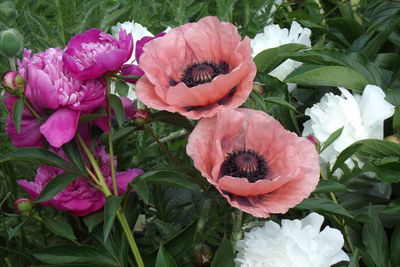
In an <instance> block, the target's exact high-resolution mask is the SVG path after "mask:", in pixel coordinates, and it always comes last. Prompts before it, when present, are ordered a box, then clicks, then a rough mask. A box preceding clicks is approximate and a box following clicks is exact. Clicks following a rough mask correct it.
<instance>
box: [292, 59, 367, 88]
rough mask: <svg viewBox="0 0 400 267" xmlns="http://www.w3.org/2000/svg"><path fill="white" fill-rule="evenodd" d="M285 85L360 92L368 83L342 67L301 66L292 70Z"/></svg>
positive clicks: (359, 75)
mask: <svg viewBox="0 0 400 267" xmlns="http://www.w3.org/2000/svg"><path fill="white" fill-rule="evenodd" d="M285 82H286V83H298V84H302V85H310V86H312V85H314V86H315V85H320V86H335V87H336V86H339V87H345V88H348V89H351V90H354V91H356V92H362V91H363V89H364V87H365V86H366V85H367V84H368V81H367V80H366V79H365V78H364V77H363V76H362V75H361V74H359V73H358V72H357V71H355V70H353V69H350V68H347V67H342V66H318V65H303V66H301V67H299V68H297V69H296V70H294V71H293V72H292V73H291V74H289V76H288V77H286V80H285Z"/></svg>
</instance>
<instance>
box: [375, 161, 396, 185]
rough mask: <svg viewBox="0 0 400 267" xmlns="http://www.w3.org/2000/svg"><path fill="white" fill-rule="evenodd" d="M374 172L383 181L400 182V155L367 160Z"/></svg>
mask: <svg viewBox="0 0 400 267" xmlns="http://www.w3.org/2000/svg"><path fill="white" fill-rule="evenodd" d="M369 162H370V163H371V165H372V166H373V168H374V171H375V172H376V176H377V178H378V179H379V180H381V181H382V182H384V183H398V182H400V175H399V174H400V157H393V156H390V157H384V158H381V159H379V158H378V159H373V160H372V159H371V160H370V161H369Z"/></svg>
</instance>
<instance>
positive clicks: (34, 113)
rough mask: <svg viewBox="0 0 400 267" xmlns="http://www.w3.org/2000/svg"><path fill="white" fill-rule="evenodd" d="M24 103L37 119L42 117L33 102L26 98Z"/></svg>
mask: <svg viewBox="0 0 400 267" xmlns="http://www.w3.org/2000/svg"><path fill="white" fill-rule="evenodd" d="M24 104H25V106H26V107H27V108H28V109H29V111H30V112H31V113H32V115H33V116H35V118H36V119H38V120H39V119H40V115H39V114H38V113H37V112H36V110H35V109H34V108H33V107H32V106H31V104H30V103H29V102H28V100H26V98H24Z"/></svg>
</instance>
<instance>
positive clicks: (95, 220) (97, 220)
mask: <svg viewBox="0 0 400 267" xmlns="http://www.w3.org/2000/svg"><path fill="white" fill-rule="evenodd" d="M103 221H104V212H95V213H92V214H90V215H88V216H85V217H84V218H83V222H84V223H85V225H86V226H87V228H88V231H89V233H91V232H92V231H93V229H94V228H95V227H96V226H97V225H99V224H101V223H102V222H103Z"/></svg>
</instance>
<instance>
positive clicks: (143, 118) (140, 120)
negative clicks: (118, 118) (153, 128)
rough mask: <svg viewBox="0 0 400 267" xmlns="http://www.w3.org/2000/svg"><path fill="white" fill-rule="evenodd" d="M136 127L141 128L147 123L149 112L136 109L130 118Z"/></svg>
mask: <svg viewBox="0 0 400 267" xmlns="http://www.w3.org/2000/svg"><path fill="white" fill-rule="evenodd" d="M132 118H133V120H134V121H135V124H136V126H139V127H143V126H144V125H145V124H146V123H147V122H148V121H149V119H150V118H149V112H148V111H147V110H145V109H138V110H136V112H135V113H134V114H133V116H132Z"/></svg>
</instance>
